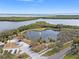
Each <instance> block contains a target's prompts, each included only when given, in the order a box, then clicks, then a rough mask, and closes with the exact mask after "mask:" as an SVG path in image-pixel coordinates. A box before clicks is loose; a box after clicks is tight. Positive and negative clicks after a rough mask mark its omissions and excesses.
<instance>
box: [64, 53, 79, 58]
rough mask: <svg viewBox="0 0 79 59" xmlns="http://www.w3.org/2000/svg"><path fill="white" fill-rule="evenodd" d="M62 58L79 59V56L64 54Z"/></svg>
mask: <svg viewBox="0 0 79 59" xmlns="http://www.w3.org/2000/svg"><path fill="white" fill-rule="evenodd" d="M64 59H79V56H78V55H70V54H69V55H66V56H65V57H64Z"/></svg>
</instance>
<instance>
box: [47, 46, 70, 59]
mask: <svg viewBox="0 0 79 59" xmlns="http://www.w3.org/2000/svg"><path fill="white" fill-rule="evenodd" d="M70 49H71V48H70V47H69V48H66V49H64V50H62V51H60V52H58V53H56V54H55V55H53V56H50V57H48V59H63V58H64V56H65V55H66V53H67V51H69V50H70Z"/></svg>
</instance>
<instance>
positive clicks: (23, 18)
mask: <svg viewBox="0 0 79 59" xmlns="http://www.w3.org/2000/svg"><path fill="white" fill-rule="evenodd" d="M40 18H42V19H79V15H51V16H50V15H49V16H48V15H37V16H36V15H30V16H29V15H27V16H11V15H10V16H8V17H7V16H3V15H2V16H1V14H0V21H11V22H19V21H29V20H37V19H40Z"/></svg>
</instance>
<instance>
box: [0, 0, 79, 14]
mask: <svg viewBox="0 0 79 59" xmlns="http://www.w3.org/2000/svg"><path fill="white" fill-rule="evenodd" d="M0 13H13V14H79V0H0Z"/></svg>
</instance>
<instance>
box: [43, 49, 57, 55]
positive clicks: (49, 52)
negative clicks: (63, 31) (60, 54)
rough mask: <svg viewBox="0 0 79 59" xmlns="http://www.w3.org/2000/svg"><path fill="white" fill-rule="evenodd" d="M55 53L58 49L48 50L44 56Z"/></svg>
mask: <svg viewBox="0 0 79 59" xmlns="http://www.w3.org/2000/svg"><path fill="white" fill-rule="evenodd" d="M55 53H56V51H55V50H54V49H52V50H51V51H48V52H47V53H45V54H44V55H43V56H51V55H54V54H55Z"/></svg>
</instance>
